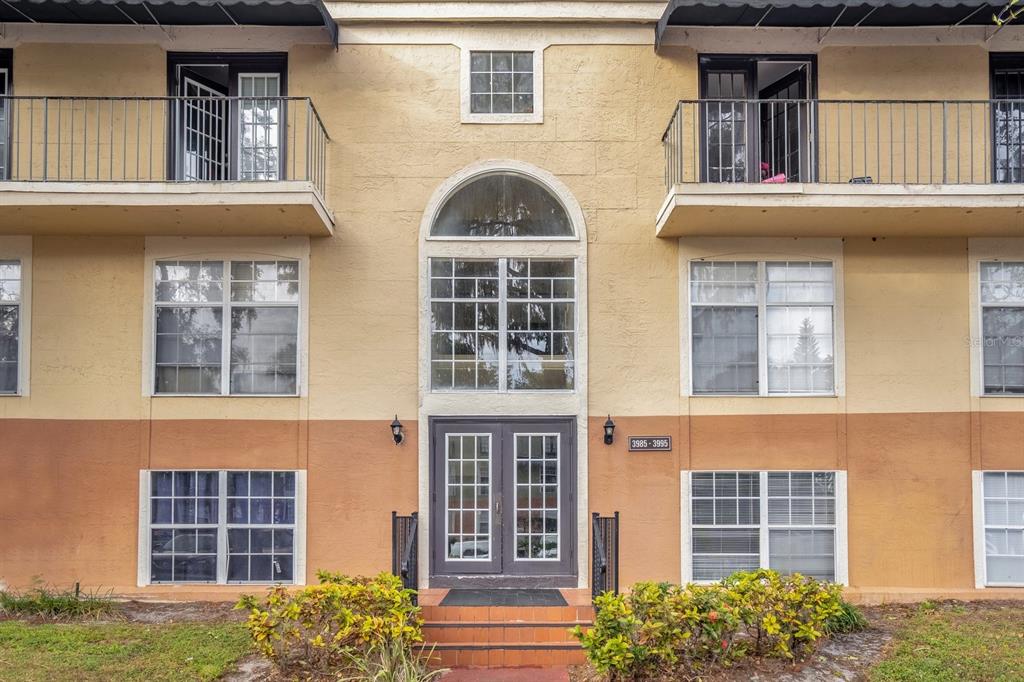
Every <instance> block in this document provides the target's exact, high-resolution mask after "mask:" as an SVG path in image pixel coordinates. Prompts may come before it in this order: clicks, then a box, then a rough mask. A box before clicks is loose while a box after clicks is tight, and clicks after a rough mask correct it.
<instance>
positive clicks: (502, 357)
mask: <svg viewBox="0 0 1024 682" xmlns="http://www.w3.org/2000/svg"><path fill="white" fill-rule="evenodd" d="M498 390H499V391H500V392H502V393H505V392H506V391H508V259H507V258H499V259H498Z"/></svg>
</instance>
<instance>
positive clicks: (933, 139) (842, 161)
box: [662, 99, 1024, 190]
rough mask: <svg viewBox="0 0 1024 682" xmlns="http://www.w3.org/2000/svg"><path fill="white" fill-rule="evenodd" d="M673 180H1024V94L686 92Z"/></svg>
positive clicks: (668, 154)
mask: <svg viewBox="0 0 1024 682" xmlns="http://www.w3.org/2000/svg"><path fill="white" fill-rule="evenodd" d="M662 144H663V146H664V150H665V183H666V185H667V186H668V188H669V189H670V190H671V188H672V187H673V186H675V185H679V184H685V183H697V182H709V183H742V182H747V183H783V182H812V183H848V182H854V183H883V184H903V183H907V184H988V183H1020V182H1024V100H1018V99H1013V100H1011V99H999V100H973V101H956V100H948V101H939V100H933V101H908V100H863V101H862V100H809V99H763V100H683V101H680V102H679V103H678V104H677V105H676V109H675V112H674V113H673V115H672V119H671V121H670V122H669V125H668V128H667V129H666V130H665V133H664V135H663V137H662Z"/></svg>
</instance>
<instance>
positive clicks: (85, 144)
mask: <svg viewBox="0 0 1024 682" xmlns="http://www.w3.org/2000/svg"><path fill="white" fill-rule="evenodd" d="M329 141H330V137H329V136H328V134H327V130H326V128H325V127H324V124H323V121H322V120H321V119H320V115H319V113H317V110H316V107H314V106H313V102H312V100H310V99H309V98H308V97H19V96H2V97H0V180H15V181H17V180H24V181H41V182H51V181H52V182H57V181H72V182H78V181H88V182H102V181H111V182H223V181H253V182H266V181H276V180H303V181H308V182H309V183H311V184H312V185H313V186H314V187H315V188H316V190H317V192H319V193H320V195H321V197H322V196H323V195H324V191H325V187H326V173H327V144H328V142H329Z"/></svg>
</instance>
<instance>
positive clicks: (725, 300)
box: [690, 261, 835, 395]
mask: <svg viewBox="0 0 1024 682" xmlns="http://www.w3.org/2000/svg"><path fill="white" fill-rule="evenodd" d="M834 289H835V287H834V283H833V267H832V263H829V262H821V261H777V262H776V261H767V262H765V261H761V262H758V261H738V262H737V261H695V262H693V263H691V264H690V310H691V318H690V322H691V325H690V334H691V345H690V349H691V368H692V390H693V393H694V394H695V395H702V394H704V395H716V394H725V395H730V394H734V395H767V394H826V395H827V394H832V393H834V392H835V358H834V324H835V322H834Z"/></svg>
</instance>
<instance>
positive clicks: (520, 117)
mask: <svg viewBox="0 0 1024 682" xmlns="http://www.w3.org/2000/svg"><path fill="white" fill-rule="evenodd" d="M543 122H544V115H543V114H540V113H533V114H463V115H462V123H464V124H467V123H468V124H474V123H483V124H490V125H508V124H511V125H523V124H526V125H536V124H538V123H543Z"/></svg>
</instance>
